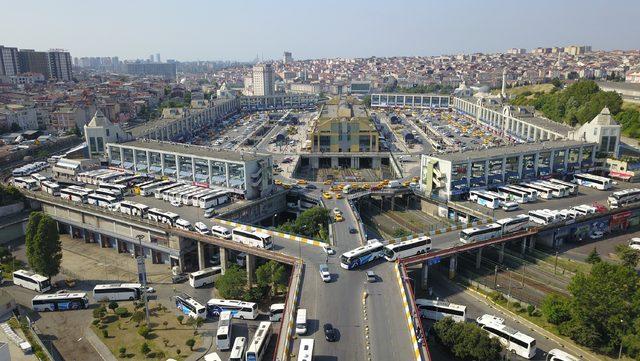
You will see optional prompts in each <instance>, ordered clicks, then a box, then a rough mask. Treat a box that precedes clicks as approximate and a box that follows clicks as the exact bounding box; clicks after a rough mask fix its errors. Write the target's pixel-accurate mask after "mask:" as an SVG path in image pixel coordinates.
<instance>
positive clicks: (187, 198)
mask: <svg viewBox="0 0 640 361" xmlns="http://www.w3.org/2000/svg"><path fill="white" fill-rule="evenodd" d="M205 191H206V190H205ZM200 192H202V188H200V187H196V189H193V190H191V191H189V192H186V193H182V195H181V196H180V203H182V204H184V205H185V206H190V205H192V204H193V201H192V197H193V196H195V195H197V194H200ZM176 198H177V197H176Z"/></svg>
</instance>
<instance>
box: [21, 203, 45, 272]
mask: <svg viewBox="0 0 640 361" xmlns="http://www.w3.org/2000/svg"><path fill="white" fill-rule="evenodd" d="M42 217H44V213H42V212H31V214H29V221H28V222H27V229H26V231H25V249H26V254H27V262H29V265H31V267H33V265H34V264H38V263H39V262H40V261H41V259H42V255H41V253H40V249H39V248H38V242H36V241H35V238H36V233H37V232H38V226H39V225H40V220H41V219H42Z"/></svg>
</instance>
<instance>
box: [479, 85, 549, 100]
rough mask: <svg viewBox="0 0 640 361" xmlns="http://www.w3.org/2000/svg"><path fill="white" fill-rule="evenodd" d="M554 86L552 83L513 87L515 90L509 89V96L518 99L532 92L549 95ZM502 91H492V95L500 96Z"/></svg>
mask: <svg viewBox="0 0 640 361" xmlns="http://www.w3.org/2000/svg"><path fill="white" fill-rule="evenodd" d="M553 88H554V86H553V84H551V83H547V84H532V85H523V86H517V87H513V88H507V90H506V91H507V94H509V95H511V96H513V97H516V96H518V95H520V94H522V93H524V92H531V93H534V94H535V93H548V92H550V91H551V89H553ZM500 91H501V90H500V89H495V90H492V91H491V93H492V94H500Z"/></svg>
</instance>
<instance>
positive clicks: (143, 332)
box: [138, 325, 151, 339]
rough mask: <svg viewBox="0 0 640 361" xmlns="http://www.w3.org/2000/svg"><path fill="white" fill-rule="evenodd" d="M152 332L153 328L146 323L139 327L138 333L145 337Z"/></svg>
mask: <svg viewBox="0 0 640 361" xmlns="http://www.w3.org/2000/svg"><path fill="white" fill-rule="evenodd" d="M150 333H151V330H150V329H149V327H147V326H145V325H142V326H140V327H138V335H140V336H142V337H144V338H145V339H146V338H148V337H149V334H150Z"/></svg>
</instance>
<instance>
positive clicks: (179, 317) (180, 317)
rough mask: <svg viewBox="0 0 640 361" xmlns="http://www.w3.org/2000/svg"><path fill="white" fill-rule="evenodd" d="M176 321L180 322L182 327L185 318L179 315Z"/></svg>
mask: <svg viewBox="0 0 640 361" xmlns="http://www.w3.org/2000/svg"><path fill="white" fill-rule="evenodd" d="M176 319H177V320H178V323H179V324H181V325H182V320H184V316H183V315H179V316H178V317H176Z"/></svg>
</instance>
